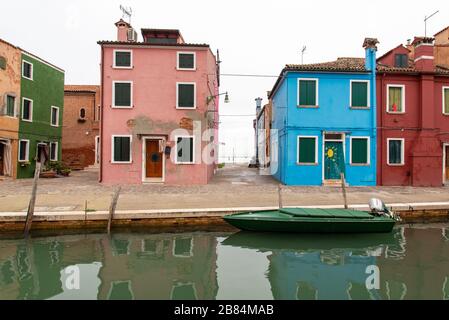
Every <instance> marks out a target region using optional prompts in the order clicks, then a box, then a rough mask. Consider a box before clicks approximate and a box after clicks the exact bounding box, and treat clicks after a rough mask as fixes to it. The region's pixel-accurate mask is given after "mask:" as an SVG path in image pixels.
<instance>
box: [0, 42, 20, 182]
mask: <svg viewBox="0 0 449 320" xmlns="http://www.w3.org/2000/svg"><path fill="white" fill-rule="evenodd" d="M21 59H22V58H21V50H20V49H19V48H17V47H16V46H14V45H12V44H10V43H8V42H6V41H4V40H2V39H0V180H1V179H2V178H3V177H12V178H15V177H16V175H17V157H18V155H17V149H18V141H19V138H18V137H19V133H18V132H19V118H18V117H19V105H20V101H19V100H20V80H21V67H20V66H21Z"/></svg>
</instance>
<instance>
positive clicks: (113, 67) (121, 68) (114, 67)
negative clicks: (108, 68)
mask: <svg viewBox="0 0 449 320" xmlns="http://www.w3.org/2000/svg"><path fill="white" fill-rule="evenodd" d="M112 69H119V70H132V69H134V66H130V67H118V66H112Z"/></svg>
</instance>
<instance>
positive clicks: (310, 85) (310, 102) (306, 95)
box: [299, 80, 316, 106]
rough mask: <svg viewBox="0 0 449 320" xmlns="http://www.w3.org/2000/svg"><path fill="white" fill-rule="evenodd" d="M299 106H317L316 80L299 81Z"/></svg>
mask: <svg viewBox="0 0 449 320" xmlns="http://www.w3.org/2000/svg"><path fill="white" fill-rule="evenodd" d="M299 105H300V106H316V81H315V80H299Z"/></svg>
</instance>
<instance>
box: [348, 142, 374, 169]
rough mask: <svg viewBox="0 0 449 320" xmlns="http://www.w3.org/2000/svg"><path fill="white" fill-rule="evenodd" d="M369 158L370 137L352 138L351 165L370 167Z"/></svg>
mask: <svg viewBox="0 0 449 320" xmlns="http://www.w3.org/2000/svg"><path fill="white" fill-rule="evenodd" d="M369 158H370V144H369V137H351V164H353V165H368V164H369V160H370V159H369Z"/></svg>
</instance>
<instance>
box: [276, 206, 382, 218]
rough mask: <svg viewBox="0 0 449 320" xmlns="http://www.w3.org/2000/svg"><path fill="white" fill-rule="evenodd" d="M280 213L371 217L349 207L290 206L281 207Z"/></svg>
mask: <svg viewBox="0 0 449 320" xmlns="http://www.w3.org/2000/svg"><path fill="white" fill-rule="evenodd" d="M280 212H281V213H286V214H289V215H292V216H295V217H304V218H352V219H373V218H374V216H372V215H371V214H370V213H369V212H366V211H357V210H349V209H315V208H292V209H287V208H286V209H281V210H280Z"/></svg>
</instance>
